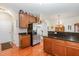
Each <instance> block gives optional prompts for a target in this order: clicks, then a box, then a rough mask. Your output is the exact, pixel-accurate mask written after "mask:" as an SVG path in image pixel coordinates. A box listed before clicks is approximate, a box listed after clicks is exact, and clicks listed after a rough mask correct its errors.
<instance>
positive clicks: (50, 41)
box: [44, 37, 79, 56]
mask: <svg viewBox="0 0 79 59" xmlns="http://www.w3.org/2000/svg"><path fill="white" fill-rule="evenodd" d="M44 50H45V51H46V52H47V53H50V54H51V55H53V54H54V55H56V56H79V43H77V42H70V41H64V40H59V39H58V38H57V39H56V38H49V37H48V38H47V37H44Z"/></svg>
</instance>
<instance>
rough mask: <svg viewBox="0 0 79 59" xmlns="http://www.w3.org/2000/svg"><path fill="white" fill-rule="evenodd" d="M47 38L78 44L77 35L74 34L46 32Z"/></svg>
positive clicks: (78, 37) (78, 35)
mask: <svg viewBox="0 0 79 59" xmlns="http://www.w3.org/2000/svg"><path fill="white" fill-rule="evenodd" d="M48 37H50V38H55V39H59V40H66V41H71V42H78V43H79V33H76V32H54V31H48Z"/></svg>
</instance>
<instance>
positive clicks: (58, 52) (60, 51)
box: [54, 45, 66, 56]
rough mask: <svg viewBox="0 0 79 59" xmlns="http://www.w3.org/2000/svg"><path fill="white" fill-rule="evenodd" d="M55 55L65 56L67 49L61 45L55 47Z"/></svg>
mask: <svg viewBox="0 0 79 59" xmlns="http://www.w3.org/2000/svg"><path fill="white" fill-rule="evenodd" d="M54 49H55V50H54V54H55V55H56V56H65V55H66V54H65V52H66V49H65V47H64V46H61V45H55V48H54Z"/></svg>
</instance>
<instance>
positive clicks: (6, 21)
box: [0, 12, 13, 50]
mask: <svg viewBox="0 0 79 59" xmlns="http://www.w3.org/2000/svg"><path fill="white" fill-rule="evenodd" d="M12 20H13V19H12V16H11V15H10V14H9V13H6V12H0V45H1V50H5V49H8V48H11V46H12V41H13V21H12Z"/></svg>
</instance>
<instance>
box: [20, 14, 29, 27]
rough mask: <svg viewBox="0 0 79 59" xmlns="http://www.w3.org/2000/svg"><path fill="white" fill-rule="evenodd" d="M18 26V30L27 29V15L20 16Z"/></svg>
mask: <svg viewBox="0 0 79 59" xmlns="http://www.w3.org/2000/svg"><path fill="white" fill-rule="evenodd" d="M19 25H20V28H27V27H28V19H27V15H25V14H20V21H19Z"/></svg>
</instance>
